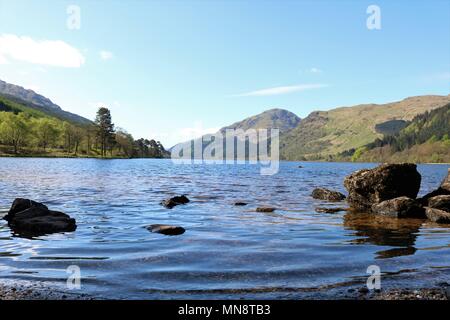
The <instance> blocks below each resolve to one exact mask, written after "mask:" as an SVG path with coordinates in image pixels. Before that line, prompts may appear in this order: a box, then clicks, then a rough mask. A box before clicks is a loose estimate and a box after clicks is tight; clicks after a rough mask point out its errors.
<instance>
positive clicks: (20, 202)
mask: <svg viewBox="0 0 450 320" xmlns="http://www.w3.org/2000/svg"><path fill="white" fill-rule="evenodd" d="M31 207H40V208H42V209H44V210H48V208H47V206H45V205H43V204H42V203H39V202H36V201H33V200H30V199H23V198H16V199H15V200H14V201H13V203H12V205H11V208H10V209H9V211H8V214H7V215H6V216H5V217H4V218H3V219H5V220H6V221H9V220H10V219H12V218H13V217H14V215H15V214H16V213H19V212H22V211H24V210H26V209H29V208H31Z"/></svg>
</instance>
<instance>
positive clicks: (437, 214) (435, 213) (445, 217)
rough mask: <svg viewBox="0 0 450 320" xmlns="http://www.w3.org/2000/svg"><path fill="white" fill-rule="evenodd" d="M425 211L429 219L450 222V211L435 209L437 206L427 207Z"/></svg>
mask: <svg viewBox="0 0 450 320" xmlns="http://www.w3.org/2000/svg"><path fill="white" fill-rule="evenodd" d="M425 213H426V215H427V217H428V219H430V220H431V221H433V222H437V223H450V213H449V212H446V211H443V210H439V209H435V208H430V207H426V208H425Z"/></svg>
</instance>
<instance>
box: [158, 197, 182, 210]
mask: <svg viewBox="0 0 450 320" xmlns="http://www.w3.org/2000/svg"><path fill="white" fill-rule="evenodd" d="M188 202H189V199H188V198H187V197H186V196H185V195H182V196H176V197H172V198H170V199H166V200H164V201H162V202H161V204H162V205H163V206H164V207H166V208H168V209H172V208H173V207H175V206H177V205H179V204H186V203H188Z"/></svg>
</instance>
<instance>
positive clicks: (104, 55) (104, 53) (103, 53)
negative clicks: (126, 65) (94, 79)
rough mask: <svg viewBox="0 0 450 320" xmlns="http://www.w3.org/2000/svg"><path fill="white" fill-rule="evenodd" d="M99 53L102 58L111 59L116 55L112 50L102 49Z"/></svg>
mask: <svg viewBox="0 0 450 320" xmlns="http://www.w3.org/2000/svg"><path fill="white" fill-rule="evenodd" d="M99 54H100V58H101V59H102V60H110V59H112V58H113V57H114V54H113V53H112V52H111V51H106V50H102V51H100V52H99Z"/></svg>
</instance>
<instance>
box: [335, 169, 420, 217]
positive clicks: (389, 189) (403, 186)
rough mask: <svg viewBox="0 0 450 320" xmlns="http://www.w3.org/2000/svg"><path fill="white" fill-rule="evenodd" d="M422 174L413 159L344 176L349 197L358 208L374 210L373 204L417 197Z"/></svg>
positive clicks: (354, 206)
mask: <svg viewBox="0 0 450 320" xmlns="http://www.w3.org/2000/svg"><path fill="white" fill-rule="evenodd" d="M420 181H421V176H420V173H419V172H418V171H417V166H416V165H415V164H412V163H401V164H383V165H380V166H378V167H376V168H374V169H364V170H359V171H356V172H354V173H352V174H351V175H349V176H348V177H346V178H345V180H344V186H345V188H346V189H347V190H348V192H349V195H348V197H347V201H348V203H349V204H350V206H351V207H352V208H354V209H357V210H364V211H366V210H371V208H372V205H373V204H377V203H380V202H383V201H385V200H390V199H394V198H398V197H403V196H405V197H408V198H411V199H415V198H416V197H417V193H418V192H419V189H420Z"/></svg>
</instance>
